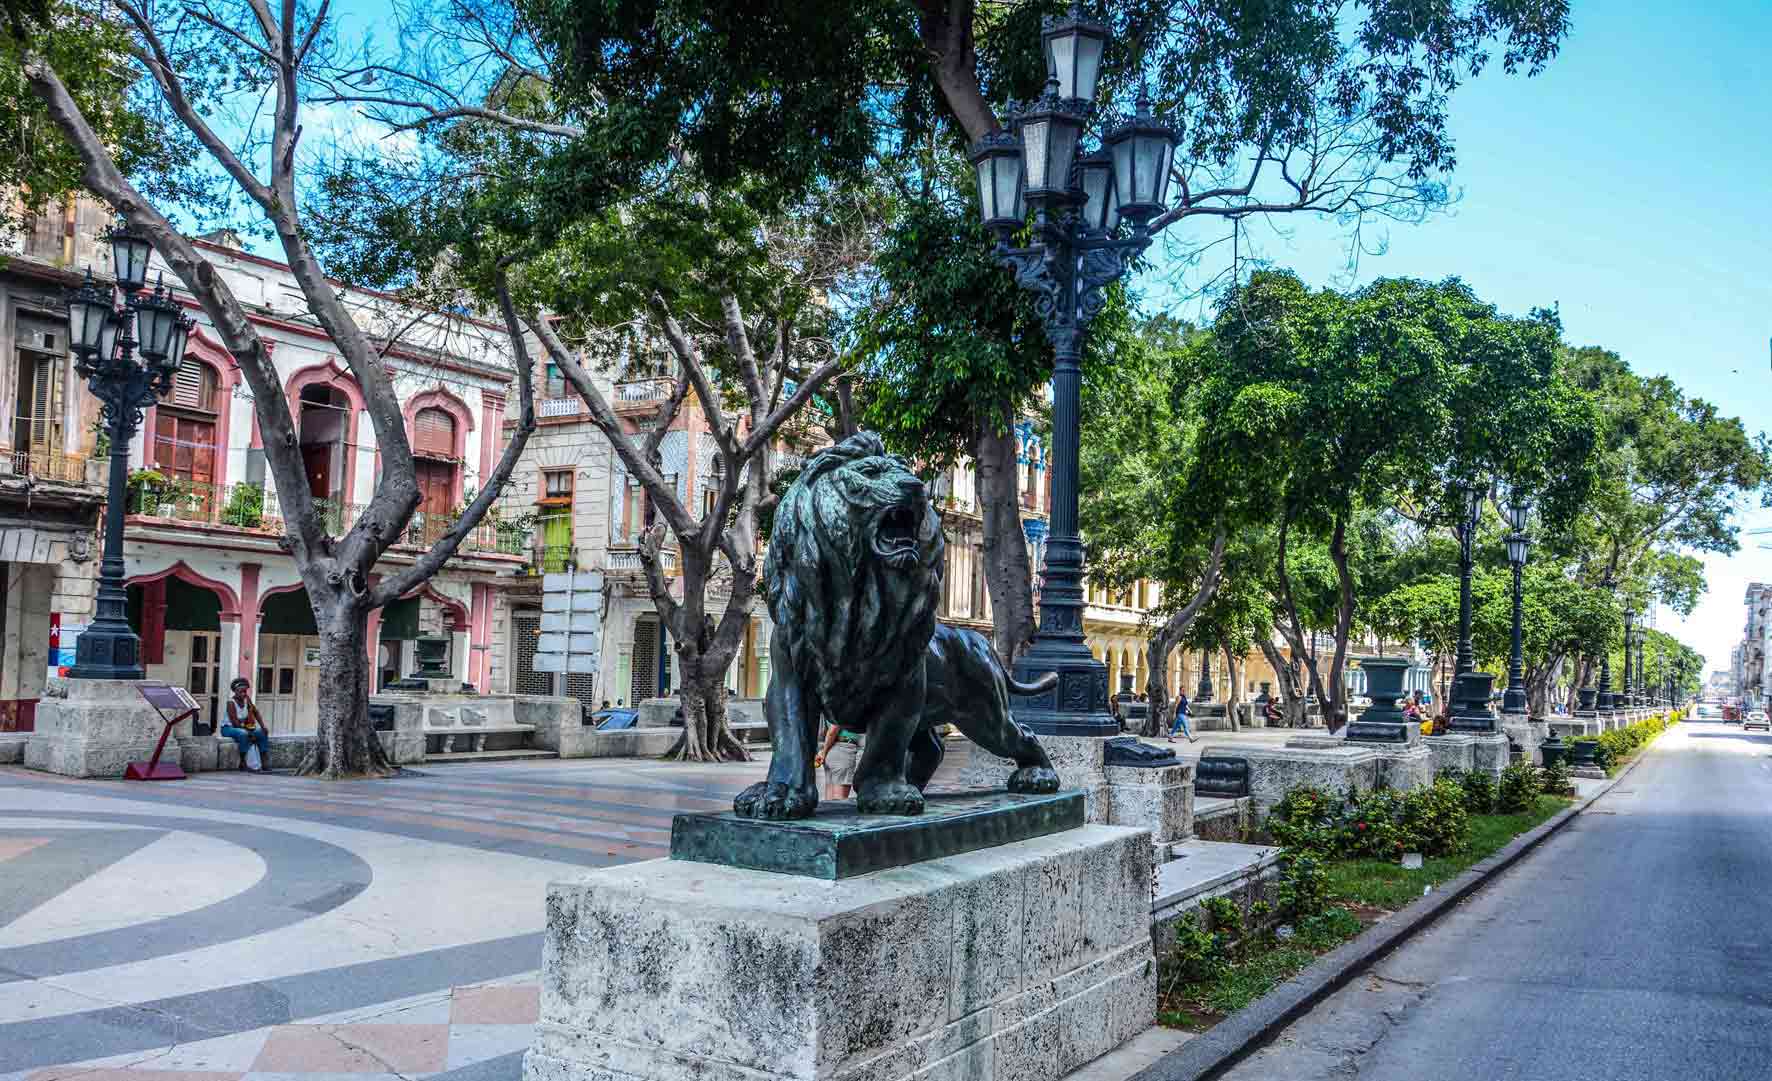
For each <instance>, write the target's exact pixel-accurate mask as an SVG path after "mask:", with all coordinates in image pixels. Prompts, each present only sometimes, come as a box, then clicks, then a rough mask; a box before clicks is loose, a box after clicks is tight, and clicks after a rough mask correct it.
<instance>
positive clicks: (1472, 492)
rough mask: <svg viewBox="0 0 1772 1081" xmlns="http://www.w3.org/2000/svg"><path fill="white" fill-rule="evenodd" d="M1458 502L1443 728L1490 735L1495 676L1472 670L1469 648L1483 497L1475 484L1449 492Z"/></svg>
mask: <svg viewBox="0 0 1772 1081" xmlns="http://www.w3.org/2000/svg"><path fill="white" fill-rule="evenodd" d="M1453 493H1454V495H1455V496H1456V497H1457V499H1458V521H1457V523H1456V524H1455V527H1454V528H1455V529H1456V530H1457V533H1458V653H1457V658H1456V661H1455V664H1454V668H1453V676H1452V702H1451V711H1450V716H1449V717H1448V718H1447V720H1446V727H1447V728H1448V729H1450V730H1452V731H1456V732H1493V731H1495V714H1494V713H1493V712H1491V711H1490V709H1489V692H1490V690H1491V689H1492V688H1493V687H1494V685H1495V677H1494V676H1493V675H1491V674H1490V673H1488V672H1478V671H1476V667H1477V665H1476V658H1475V656H1474V655H1473V651H1472V648H1471V546H1472V545H1473V544H1475V543H1476V537H1477V520H1478V514H1479V512H1480V511H1481V510H1482V509H1483V498H1484V496H1485V495H1486V494H1487V493H1486V492H1485V491H1484V490H1483V489H1482V488H1479V487H1477V486H1476V485H1475V484H1461V485H1459V486H1458V487H1457V488H1454V489H1453Z"/></svg>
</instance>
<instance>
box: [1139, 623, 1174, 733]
mask: <svg viewBox="0 0 1772 1081" xmlns="http://www.w3.org/2000/svg"><path fill="white" fill-rule="evenodd" d="M1165 629H1166V628H1162V627H1159V628H1157V632H1156V633H1155V634H1153V635H1151V640H1150V644H1149V647H1148V648H1147V650H1146V653H1145V657H1146V665H1147V667H1146V669H1145V680H1144V694H1145V698H1146V700H1147V701H1149V702H1150V711H1149V712H1148V713H1146V714H1145V718H1144V731H1143V732H1142V733H1140V734H1141V735H1146V736H1161V735H1164V734H1166V733H1167V732H1168V731H1169V726H1170V725H1172V724H1174V723H1175V718H1173V717H1171V716H1169V681H1168V678H1167V676H1168V672H1169V653H1170V651H1171V650H1172V649H1173V648H1174V639H1172V638H1171V637H1170V636H1169V635H1168V634H1166V633H1164V631H1165Z"/></svg>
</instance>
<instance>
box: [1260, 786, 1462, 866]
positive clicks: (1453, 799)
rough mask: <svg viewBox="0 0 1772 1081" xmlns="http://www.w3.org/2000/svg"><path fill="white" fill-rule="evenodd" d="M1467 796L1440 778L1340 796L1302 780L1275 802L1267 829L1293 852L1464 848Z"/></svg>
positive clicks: (1383, 854) (1393, 855)
mask: <svg viewBox="0 0 1772 1081" xmlns="http://www.w3.org/2000/svg"><path fill="white" fill-rule="evenodd" d="M1466 801H1467V795H1466V791H1465V789H1464V787H1463V786H1462V785H1460V784H1459V782H1458V781H1455V780H1452V779H1450V778H1444V777H1442V778H1437V779H1436V780H1435V781H1434V783H1433V784H1431V785H1429V786H1427V787H1425V788H1417V789H1412V790H1411V791H1408V792H1396V791H1393V790H1391V789H1387V788H1380V789H1376V790H1374V791H1370V792H1359V791H1350V792H1348V793H1347V794H1346V795H1343V796H1337V795H1331V794H1330V793H1327V792H1324V791H1323V790H1321V789H1318V788H1313V787H1311V786H1309V785H1301V786H1299V787H1297V788H1294V789H1293V790H1292V791H1290V792H1288V793H1286V795H1285V797H1284V798H1282V799H1281V800H1280V802H1279V803H1278V804H1276V805H1275V807H1274V809H1273V811H1272V812H1271V813H1270V814H1269V815H1268V819H1267V830H1268V832H1269V833H1270V834H1272V835H1273V838H1274V840H1275V841H1277V842H1279V844H1281V845H1282V846H1284V847H1285V848H1286V849H1288V852H1289V854H1291V855H1309V856H1317V857H1322V858H1329V859H1340V858H1347V857H1356V858H1357V857H1372V858H1377V859H1391V860H1394V859H1397V858H1398V857H1400V856H1402V855H1403V853H1405V852H1420V853H1421V854H1422V855H1424V856H1443V855H1446V854H1448V853H1451V852H1456V851H1458V850H1459V849H1461V848H1463V847H1464V843H1465V841H1466V839H1467V838H1468V837H1469V836H1470V817H1469V814H1468V812H1467V810H1466Z"/></svg>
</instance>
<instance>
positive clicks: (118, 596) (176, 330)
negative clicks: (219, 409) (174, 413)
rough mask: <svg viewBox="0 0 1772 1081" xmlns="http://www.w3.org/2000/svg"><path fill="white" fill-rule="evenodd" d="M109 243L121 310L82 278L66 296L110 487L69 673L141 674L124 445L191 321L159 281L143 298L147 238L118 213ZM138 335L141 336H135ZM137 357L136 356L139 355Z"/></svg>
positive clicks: (164, 379) (172, 364)
mask: <svg viewBox="0 0 1772 1081" xmlns="http://www.w3.org/2000/svg"><path fill="white" fill-rule="evenodd" d="M105 239H107V240H109V241H110V244H111V256H112V259H113V261H114V263H115V270H116V274H117V288H119V289H121V290H122V292H123V309H122V310H121V311H117V310H116V309H115V308H114V307H113V304H112V297H111V293H110V290H109V289H106V288H102V287H100V286H99V285H97V284H96V283H95V282H94V281H93V280H92V274H91V272H90V271H89V272H88V273H87V275H86V281H85V283H84V284H82V285H81V287H80V288H79V289H76V290H74V292H73V293H72V294H70V295H69V297H68V342H69V344H70V346H71V347H72V348H73V350H74V356H75V358H76V359H75V364H74V370H75V371H76V372H78V373H79V374H80V375H82V376H84V377H85V379H86V385H87V388H88V389H90V390H91V391H92V394H93V397H95V398H97V399H98V400H99V401H100V402H101V403H102V404H103V406H104V420H105V424H106V430H107V431H108V432H109V434H110V440H111V475H110V486H109V488H108V490H107V492H106V495H105V550H104V557H103V559H102V560H101V561H100V563H99V579H98V596H97V602H96V605H95V614H94V617H93V620H92V622H91V624H89V625H88V626H87V628H86V630H85V631H84V632H83V633H82V634H81V635H80V640H79V642H78V644H77V645H76V646H75V647H74V667H73V668H72V669H70V670H69V672H68V675H69V676H70V677H71V678H74V679H141V678H142V675H143V672H142V666H141V639H139V638H138V637H137V636H136V633H135V631H133V630H131V629H130V627H129V619H128V615H127V611H126V608H127V602H128V594H127V593H126V592H125V590H124V586H123V512H124V505H123V504H124V498H125V490H126V488H127V486H128V481H129V444H130V442H131V441H132V439H133V438H134V436H135V431H136V427H137V426H138V425H139V424H140V423H141V410H142V408H143V407H144V406H147V405H151V404H152V403H153V402H154V400H155V399H157V398H159V397H160V396H161V395H162V394H164V393H166V391H167V390H168V389H170V388H171V386H172V377H173V373H175V372H177V371H178V368H179V365H180V364H181V363H183V362H184V355H185V338H186V336H187V335H188V334H189V333H190V329H191V326H192V322H191V320H189V319H187V318H185V316H184V315H183V314H182V313H181V312H180V311H179V306H178V302H177V301H176V300H174V299H173V298H172V297H171V296H170V295H169V294H168V293H167V291H166V288H165V287H164V286H156V287H155V289H154V291H153V293H152V294H151V295H147V296H143V295H142V290H143V289H144V287H145V286H146V284H147V271H148V252H149V245H148V241H147V238H146V237H144V236H142V235H141V234H139V233H137V232H135V231H134V230H133V229H131V228H130V226H129V220H128V219H127V218H119V219H118V220H117V224H116V225H114V226H112V228H111V230H110V232H109V233H108V234H107V235H106V237H105ZM138 334H139V338H138V337H137V335H138ZM138 352H139V354H140V359H139V360H138V359H137V354H138Z"/></svg>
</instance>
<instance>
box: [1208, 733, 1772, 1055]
mask: <svg viewBox="0 0 1772 1081" xmlns="http://www.w3.org/2000/svg"><path fill="white" fill-rule="evenodd" d="M1224 1077H1225V1078H1226V1079H1227V1081H1291V1079H1298V1081H1303V1079H1317V1078H1337V1079H1340V1078H1358V1079H1359V1081H1506V1079H1513V1078H1518V1079H1522V1081H1639V1079H1640V1081H1669V1079H1675V1081H1733V1079H1737V1078H1739V1079H1742V1081H1748V1079H1752V1081H1765V1079H1766V1078H1768V1077H1772V736H1764V735H1759V734H1755V735H1752V736H1744V735H1742V733H1741V732H1740V730H1739V729H1738V728H1736V727H1734V726H1727V725H1721V724H1687V725H1682V726H1681V727H1679V728H1678V729H1675V730H1674V731H1671V732H1669V733H1668V734H1667V735H1666V736H1664V737H1663V738H1662V739H1661V741H1660V742H1659V743H1658V744H1657V745H1656V746H1655V748H1654V749H1653V750H1652V751H1650V752H1649V755H1648V758H1647V760H1646V761H1644V762H1642V763H1641V764H1639V765H1638V767H1637V768H1636V770H1635V771H1634V772H1632V773H1631V774H1630V776H1629V777H1627V778H1626V779H1625V780H1624V782H1623V783H1622V784H1620V785H1618V786H1617V787H1615V788H1614V789H1613V790H1612V791H1611V792H1609V793H1607V794H1606V795H1604V796H1602V797H1601V798H1600V799H1599V800H1598V801H1596V802H1595V803H1594V804H1593V806H1592V807H1591V808H1590V809H1589V810H1588V811H1587V812H1586V813H1584V814H1582V815H1580V816H1578V817H1577V818H1576V820H1575V821H1574V822H1573V823H1571V824H1570V825H1569V826H1568V827H1567V828H1565V829H1564V830H1563V831H1562V832H1561V833H1559V834H1557V835H1556V836H1555V837H1553V838H1552V839H1551V840H1550V841H1548V842H1546V844H1545V845H1544V846H1542V847H1541V848H1540V849H1539V850H1538V851H1536V852H1534V853H1533V854H1531V855H1530V856H1528V857H1526V859H1524V860H1522V861H1521V862H1520V863H1519V864H1517V865H1515V867H1514V868H1513V869H1511V870H1510V871H1508V872H1507V873H1506V874H1504V875H1502V876H1501V877H1500V878H1499V879H1497V880H1496V881H1495V882H1494V883H1493V884H1491V885H1490V886H1488V887H1487V888H1485V889H1484V890H1482V891H1481V892H1479V893H1478V894H1476V895H1475V896H1473V897H1472V898H1471V899H1470V900H1469V901H1467V902H1466V903H1465V904H1464V905H1462V906H1461V907H1460V908H1459V910H1458V911H1457V912H1455V913H1452V914H1451V915H1449V916H1447V917H1446V918H1444V919H1443V920H1441V921H1440V923H1439V924H1437V925H1436V926H1435V927H1433V928H1432V929H1430V930H1429V931H1427V932H1425V933H1423V934H1422V935H1421V936H1420V937H1418V938H1416V939H1415V940H1414V941H1412V942H1410V943H1409V944H1407V945H1406V946H1404V947H1403V948H1402V949H1400V950H1398V951H1397V953H1395V954H1393V955H1392V956H1391V957H1390V958H1389V959H1388V960H1386V961H1385V962H1383V963H1382V964H1380V965H1378V966H1377V967H1376V968H1375V969H1373V970H1372V971H1370V972H1369V973H1367V974H1365V975H1363V976H1361V977H1359V978H1357V979H1356V980H1355V981H1354V982H1353V983H1352V984H1350V985H1349V986H1348V987H1346V988H1343V989H1342V990H1341V991H1340V992H1338V993H1337V994H1335V995H1334V996H1332V997H1331V998H1330V999H1329V1000H1328V1001H1326V1002H1325V1003H1324V1004H1323V1005H1321V1006H1319V1007H1318V1008H1317V1009H1316V1010H1313V1011H1312V1012H1311V1013H1310V1014H1308V1015H1307V1016H1306V1017H1304V1018H1302V1019H1301V1020H1300V1021H1299V1022H1297V1023H1296V1024H1294V1025H1292V1026H1291V1027H1290V1028H1288V1029H1287V1030H1286V1031H1285V1032H1283V1033H1282V1034H1281V1035H1280V1036H1279V1038H1277V1039H1276V1040H1275V1041H1274V1042H1273V1043H1272V1044H1270V1045H1269V1046H1268V1047H1266V1048H1264V1049H1263V1050H1261V1051H1259V1052H1257V1053H1256V1054H1255V1055H1253V1056H1251V1057H1250V1058H1249V1059H1247V1060H1245V1061H1244V1062H1243V1063H1241V1064H1239V1065H1238V1066H1237V1067H1236V1068H1235V1069H1233V1070H1231V1071H1230V1072H1229V1073H1228V1074H1225V1075H1224Z"/></svg>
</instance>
